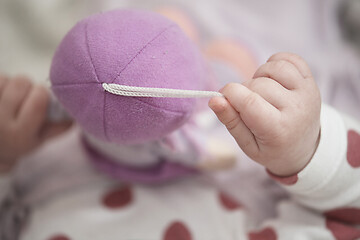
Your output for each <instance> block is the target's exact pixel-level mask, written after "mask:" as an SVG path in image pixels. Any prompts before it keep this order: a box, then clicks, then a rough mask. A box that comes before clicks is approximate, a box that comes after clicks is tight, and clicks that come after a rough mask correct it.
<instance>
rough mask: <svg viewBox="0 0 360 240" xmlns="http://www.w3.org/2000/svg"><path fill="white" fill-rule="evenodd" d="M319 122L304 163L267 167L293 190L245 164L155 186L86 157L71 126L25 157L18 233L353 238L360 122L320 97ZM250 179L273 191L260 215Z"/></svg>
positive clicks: (359, 201)
mask: <svg viewBox="0 0 360 240" xmlns="http://www.w3.org/2000/svg"><path fill="white" fill-rule="evenodd" d="M321 126H322V128H321V139H320V143H319V147H318V149H317V151H316V153H315V155H314V157H313V159H312V160H311V162H310V163H309V164H308V165H307V166H306V167H305V168H304V169H303V170H302V171H301V172H299V173H298V174H296V175H294V176H290V177H286V178H279V177H276V176H274V175H272V174H271V173H269V176H270V177H271V178H272V179H273V180H275V181H278V182H279V183H280V184H282V185H283V187H284V188H285V189H286V190H287V191H288V192H289V193H290V197H289V198H287V197H286V196H284V195H282V196H281V195H280V194H279V192H278V191H267V188H268V187H271V185H272V184H271V183H269V182H266V181H264V182H263V183H262V186H261V185H260V186H255V185H254V183H252V182H251V180H252V179H253V178H250V177H249V176H246V174H245V177H242V176H241V174H242V172H241V168H239V169H238V170H234V171H230V172H227V173H226V177H214V176H211V175H205V176H204V175H194V176H192V177H187V178H183V179H178V180H174V181H168V182H166V183H163V184H155V185H144V184H135V183H130V182H124V181H119V180H116V179H112V178H110V177H108V175H106V174H104V173H102V172H99V171H97V170H96V168H94V167H93V166H92V165H91V164H90V162H89V159H88V155H87V153H86V152H85V150H84V147H83V145H82V142H81V134H80V132H79V131H78V129H76V128H75V129H73V130H71V131H70V132H69V133H67V134H66V135H64V136H63V137H61V138H60V139H57V140H54V141H52V142H49V143H47V144H46V146H44V147H43V148H42V149H40V150H38V151H37V152H35V153H34V154H33V155H31V156H29V157H28V158H27V159H23V161H22V164H21V165H20V166H19V167H18V169H17V171H16V172H15V175H13V177H14V178H13V180H14V182H13V183H14V184H15V185H16V186H18V187H19V191H20V192H21V194H20V196H21V197H22V203H23V204H24V206H26V208H27V209H29V210H30V212H29V217H28V219H27V222H26V225H24V227H23V229H22V231H21V235H20V238H19V239H22V240H28V239H29V240H31V239H44V240H50V239H51V240H54V239H89V238H91V239H114V238H120V239H154V240H155V239H161V240H163V239H166V240H168V239H224V240H225V239H229V240H230V239H251V240H254V239H357V238H359V237H360V230H359V228H358V225H359V216H360V186H359V184H360V181H359V180H360V174H359V173H360V153H359V149H360V148H359V144H360V135H359V133H360V124H359V123H358V122H356V121H354V120H352V119H351V118H349V117H347V116H342V115H341V114H339V113H338V112H337V111H335V110H334V109H332V108H331V107H328V106H326V105H323V107H322V112H321ZM256 174H258V178H260V179H261V178H263V176H266V175H267V174H266V173H265V171H264V170H262V172H260V171H259V172H257V173H256ZM240 181H243V182H246V181H248V182H247V183H246V184H245V185H247V187H244V186H243V184H241V182H240ZM251 187H256V189H255V191H256V192H263V193H266V194H267V195H261V194H259V195H258V197H262V198H266V201H270V202H271V201H273V200H274V199H276V201H275V202H276V205H273V206H269V205H268V206H266V207H274V208H276V213H275V216H274V217H269V216H268V217H267V218H266V219H263V220H262V221H261V223H260V224H257V223H256V221H255V220H254V219H253V216H252V212H251V211H250V210H251V209H250V208H248V207H247V204H248V202H247V201H246V200H245V199H246V198H242V197H240V196H242V195H247V194H249V193H251V190H249V189H250V188H251ZM2 191H3V188H2ZM279 199H282V200H281V201H280V200H279ZM243 200H245V201H243ZM253 201H255V200H253ZM258 207H259V208H262V207H263V206H261V205H260V206H258ZM1 227H3V226H1ZM2 231H3V229H2Z"/></svg>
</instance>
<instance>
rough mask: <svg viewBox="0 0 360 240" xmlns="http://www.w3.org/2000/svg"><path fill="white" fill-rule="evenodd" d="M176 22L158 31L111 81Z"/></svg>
mask: <svg viewBox="0 0 360 240" xmlns="http://www.w3.org/2000/svg"><path fill="white" fill-rule="evenodd" d="M175 26H176V25H175V24H171V25H169V26H167V27H166V28H165V29H164V30H162V31H161V32H160V33H158V34H157V35H156V36H155V37H153V38H152V39H151V40H150V41H149V42H148V43H146V44H145V45H144V46H143V47H142V48H141V49H140V50H139V51H138V52H137V53H136V54H135V56H134V57H133V58H132V59H131V60H130V61H129V62H128V63H127V64H126V65H125V66H124V67H123V69H121V70H120V72H119V73H118V74H117V75H116V77H115V78H114V79H113V80H112V81H111V82H110V83H113V82H114V81H115V80H116V79H117V78H118V77H119V76H120V74H121V73H122V72H123V71H124V70H125V69H126V68H127V67H128V66H129V65H130V64H131V63H132V62H133V61H134V60H135V58H137V56H139V55H140V53H141V52H143V51H144V50H145V49H146V47H147V46H149V45H150V44H151V43H152V42H153V41H155V40H156V39H157V38H158V37H160V36H161V35H162V34H163V33H165V32H166V31H167V30H168V29H170V28H172V27H175Z"/></svg>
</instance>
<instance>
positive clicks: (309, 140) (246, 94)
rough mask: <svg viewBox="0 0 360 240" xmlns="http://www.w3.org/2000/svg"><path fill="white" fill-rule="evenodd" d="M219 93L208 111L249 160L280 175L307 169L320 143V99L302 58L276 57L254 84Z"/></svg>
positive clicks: (236, 86) (271, 58) (211, 102)
mask: <svg viewBox="0 0 360 240" xmlns="http://www.w3.org/2000/svg"><path fill="white" fill-rule="evenodd" d="M221 92H222V93H223V95H224V96H225V98H221V97H216V98H213V99H211V100H210V102H209V106H210V108H212V110H213V111H214V112H215V114H216V115H217V117H218V118H219V120H220V121H221V122H222V123H223V124H224V125H225V126H226V127H227V129H228V130H229V132H230V133H231V134H232V136H233V137H234V138H235V140H236V141H237V143H238V145H239V146H240V147H241V148H242V150H243V151H244V152H245V153H246V154H247V155H248V156H249V157H250V158H251V159H253V160H254V161H256V162H258V163H260V164H262V165H263V166H265V167H266V168H267V169H268V170H270V171H271V172H272V173H274V174H276V175H279V176H289V175H292V174H295V173H297V172H299V171H300V170H301V169H303V168H304V167H305V166H306V164H307V163H308V162H309V161H310V159H311V158H312V156H313V154H314V153H315V150H316V148H317V145H318V142H319V138H320V108H321V99H320V93H319V90H318V87H317V86H316V84H315V82H314V79H313V77H312V74H311V72H310V69H309V67H308V65H307V64H306V63H305V61H304V60H303V59H302V58H300V57H299V56H297V55H295V54H290V53H278V54H275V55H273V56H272V57H270V58H269V60H268V61H267V62H266V63H265V64H264V65H262V66H261V67H260V68H259V69H258V70H257V71H256V73H255V74H254V77H253V79H251V80H248V81H246V82H244V83H243V84H239V83H230V84H228V85H226V86H225V87H224V88H223V89H222V90H221Z"/></svg>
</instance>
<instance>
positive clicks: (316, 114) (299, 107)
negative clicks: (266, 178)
mask: <svg viewBox="0 0 360 240" xmlns="http://www.w3.org/2000/svg"><path fill="white" fill-rule="evenodd" d="M221 92H222V93H223V94H224V96H225V98H214V99H212V100H211V101H210V102H209V106H210V107H211V108H212V109H213V110H214V112H215V113H216V115H217V116H218V118H219V120H220V121H221V122H222V123H223V124H224V125H225V126H226V127H227V128H228V130H229V132H230V133H231V134H232V136H233V137H234V138H235V140H236V141H237V143H238V144H239V146H240V147H241V148H242V149H243V151H244V152H245V153H246V154H247V155H248V156H249V157H250V158H252V159H253V160H254V161H256V162H258V163H260V164H262V165H263V166H264V167H266V168H267V169H268V170H269V172H270V175H271V176H272V177H273V178H274V179H276V180H278V181H279V182H281V183H282V184H284V187H285V188H286V190H288V191H289V192H290V193H292V196H293V199H295V200H296V202H298V203H301V204H302V205H304V206H306V207H307V208H304V207H301V206H300V205H297V204H296V203H291V202H284V203H281V204H279V206H278V218H277V219H274V220H271V221H268V222H266V223H265V224H264V225H263V229H264V231H263V232H259V233H254V234H250V235H249V236H257V234H258V235H259V236H265V235H261V234H265V233H266V234H267V235H266V236H267V237H269V236H278V238H277V239H293V238H294V236H296V237H300V236H303V239H357V237H360V230H358V229H357V226H359V224H360V174H359V173H360V172H359V171H360V151H359V149H360V134H359V133H360V123H359V122H357V121H355V120H353V119H351V118H349V117H346V116H343V115H341V114H340V113H338V112H337V111H336V110H334V109H332V108H331V107H329V106H326V105H325V104H323V105H322V107H321V111H320V105H321V102H320V95H319V91H318V88H317V86H316V85H315V83H314V80H313V78H312V76H311V73H310V70H309V68H308V67H307V65H306V63H305V62H304V61H303V60H302V59H301V58H300V57H298V56H296V55H293V54H288V53H279V54H275V55H274V56H272V57H271V58H270V59H269V60H268V62H267V63H265V64H264V65H262V66H261V67H260V68H259V69H258V71H257V72H256V73H255V75H254V79H251V80H249V81H247V82H245V83H244V84H243V85H241V84H235V83H233V84H229V85H227V86H225V87H224V88H223V89H222V90H221ZM320 126H321V134H320ZM286 176H287V177H286ZM310 209H311V210H310ZM312 210H315V211H312ZM314 229H316V231H315V230H314ZM250 239H252V238H251V237H250ZM268 239H270V238H268ZM273 239H275V238H273Z"/></svg>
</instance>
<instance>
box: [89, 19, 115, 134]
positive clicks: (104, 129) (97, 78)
mask: <svg viewBox="0 0 360 240" xmlns="http://www.w3.org/2000/svg"><path fill="white" fill-rule="evenodd" d="M88 26H89V23H88V22H87V23H86V25H85V37H86V48H87V51H88V54H89V57H90V63H91V66H92V68H93V70H94V73H95V77H96V81H97V82H98V83H100V81H99V76H98V74H97V72H96V68H95V66H94V62H93V58H92V56H91V53H90V46H89V36H88ZM100 84H101V83H100ZM105 95H106V94H105V93H104V100H103V109H102V110H103V114H102V118H103V131H104V137H105V139H107V140H109V139H108V137H107V133H106V127H105V98H106V96H105Z"/></svg>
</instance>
